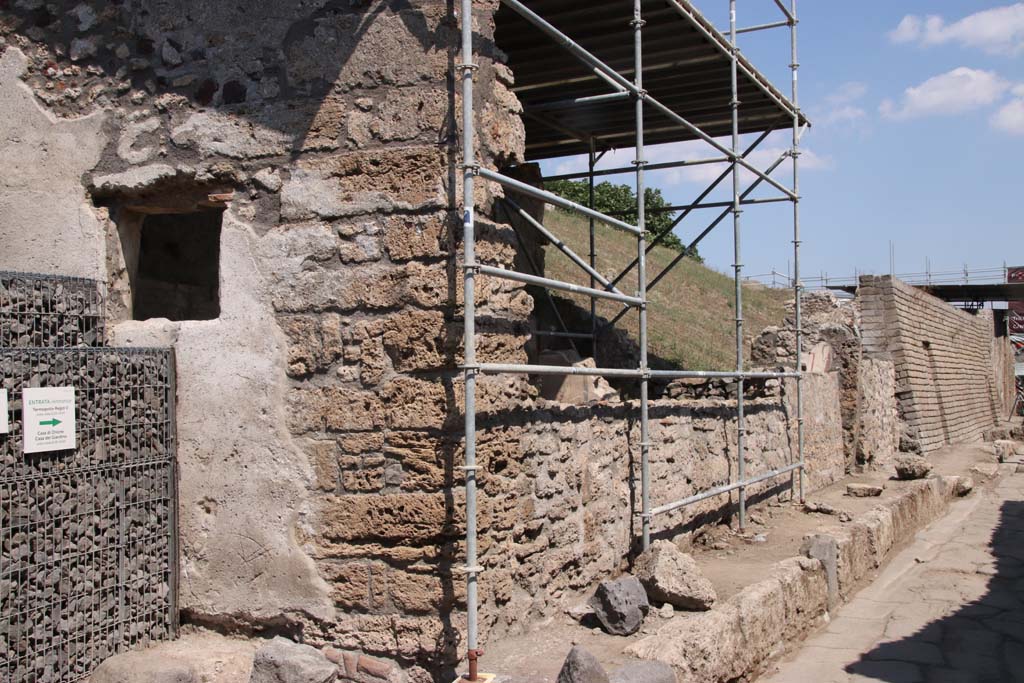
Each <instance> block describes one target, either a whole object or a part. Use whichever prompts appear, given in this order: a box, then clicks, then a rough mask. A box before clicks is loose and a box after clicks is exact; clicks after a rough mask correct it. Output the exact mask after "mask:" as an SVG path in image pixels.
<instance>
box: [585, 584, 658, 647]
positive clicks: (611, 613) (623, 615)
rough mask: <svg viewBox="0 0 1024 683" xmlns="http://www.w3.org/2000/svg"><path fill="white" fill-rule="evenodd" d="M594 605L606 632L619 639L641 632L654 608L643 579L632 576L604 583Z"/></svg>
mask: <svg viewBox="0 0 1024 683" xmlns="http://www.w3.org/2000/svg"><path fill="white" fill-rule="evenodd" d="M590 606H591V607H593V608H594V613H595V614H596V615H597V618H598V620H599V621H600V622H601V625H602V626H604V629H605V631H607V632H608V633H611V634H612V635H616V636H628V635H632V634H634V633H636V632H637V631H639V630H640V626H641V625H642V624H643V621H644V617H646V616H647V612H648V610H649V609H650V603H648V601H647V593H646V592H644V587H643V585H641V583H640V581H639V579H637V578H636V577H634V576H628V575H627V576H624V577H622V578H620V579H616V580H615V581H602V582H601V584H600V585H599V586H598V587H597V593H595V594H594V597H593V598H591V600H590Z"/></svg>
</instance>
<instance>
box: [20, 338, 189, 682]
mask: <svg viewBox="0 0 1024 683" xmlns="http://www.w3.org/2000/svg"><path fill="white" fill-rule="evenodd" d="M42 386H49V387H55V386H74V387H75V408H76V413H77V431H76V435H77V448H75V449H73V450H66V451H55V452H50V453H40V454H26V453H23V449H22V441H23V411H22V390H23V389H25V388H30V387H42ZM0 387H3V388H5V389H7V391H8V395H9V411H10V412H9V417H10V433H8V434H3V435H0V680H2V681H5V682H8V681H9V682H10V683H23V682H28V681H32V682H33V683H58V682H60V683H63V682H65V681H78V680H82V679H84V678H85V677H86V676H88V675H89V674H90V672H91V671H92V670H93V669H94V668H95V666H96V665H98V664H99V663H100V662H102V661H103V660H104V659H106V658H107V657H109V656H111V655H113V654H116V653H118V652H122V651H124V650H127V649H130V648H132V647H135V646H141V645H145V644H146V643H148V642H151V641H154V640H161V639H166V638H168V637H170V636H172V635H173V633H174V632H175V630H176V628H177V626H176V620H177V609H176V607H177V606H176V590H175V586H176V580H177V550H176V545H175V543H176V537H177V536H176V533H177V532H176V519H175V514H176V512H175V500H176V490H175V481H176V473H175V466H176V463H175V450H174V430H173V414H174V413H173V411H174V405H173V401H174V375H173V358H172V356H171V352H170V350H167V349H112V348H79V349H64V350H58V349H0Z"/></svg>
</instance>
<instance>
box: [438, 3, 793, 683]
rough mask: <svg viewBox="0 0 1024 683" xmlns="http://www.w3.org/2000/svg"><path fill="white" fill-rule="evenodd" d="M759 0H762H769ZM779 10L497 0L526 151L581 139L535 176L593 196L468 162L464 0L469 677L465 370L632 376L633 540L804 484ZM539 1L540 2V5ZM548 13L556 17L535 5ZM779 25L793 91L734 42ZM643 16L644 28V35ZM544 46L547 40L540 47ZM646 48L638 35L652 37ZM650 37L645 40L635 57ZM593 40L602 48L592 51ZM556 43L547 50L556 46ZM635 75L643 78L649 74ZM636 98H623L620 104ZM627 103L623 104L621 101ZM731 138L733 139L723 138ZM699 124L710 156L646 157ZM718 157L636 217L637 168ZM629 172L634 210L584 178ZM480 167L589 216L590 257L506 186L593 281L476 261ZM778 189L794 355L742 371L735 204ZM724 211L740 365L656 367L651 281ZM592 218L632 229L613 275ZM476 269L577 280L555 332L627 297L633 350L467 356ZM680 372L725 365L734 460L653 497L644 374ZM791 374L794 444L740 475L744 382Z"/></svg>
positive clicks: (471, 651)
mask: <svg viewBox="0 0 1024 683" xmlns="http://www.w3.org/2000/svg"><path fill="white" fill-rule="evenodd" d="M767 1H768V0H766V2H767ZM771 1H772V2H773V3H774V5H775V6H776V7H777V8H778V10H779V11H780V12H781V19H780V20H779V21H774V22H769V23H765V24H759V25H754V26H747V27H739V26H738V25H737V20H736V0H728V2H729V28H728V37H726V35H724V34H723V33H722V32H721V31H719V30H717V29H716V28H715V27H714V26H713V25H712V24H710V23H709V22H708V21H707V20H706V19H705V18H704V17H703V16H702V15H701V14H700V12H698V11H697V10H696V9H695V8H694V7H693V6H692V5H691V3H690V2H689V0H633V2H632V3H631V4H632V11H631V12H629V11H628V9H627V7H628V5H629V4H630V3H626V2H624V1H623V0H617V1H614V0H607V1H605V2H596V3H580V2H576V1H573V0H532V1H530V2H522V1H521V0H501V4H502V6H503V8H502V10H501V11H502V12H510V13H511V14H509V15H508V16H510V17H511V18H512V20H513V21H514V22H515V23H514V26H512V28H511V29H510V31H512V32H513V33H516V34H517V35H518V36H520V42H518V43H517V44H513V45H508V44H506V43H502V49H503V50H504V51H505V52H507V53H509V55H510V65H511V66H512V68H513V70H514V71H515V72H516V77H517V87H516V94H517V95H518V96H519V98H520V101H521V102H522V103H523V107H524V121H525V122H526V125H527V157H528V158H529V160H531V161H536V160H538V159H544V158H554V157H560V156H567V155H576V154H585V155H587V159H588V170H587V171H586V172H583V173H575V174H563V175H559V176H551V177H548V178H545V180H546V181H552V180H560V179H586V180H587V181H588V183H589V202H588V204H589V205H582V204H578V203H576V202H572V201H569V200H567V199H564V198H562V197H560V196H558V195H555V194H553V193H551V192H548V191H546V190H543V189H541V188H538V187H534V186H532V185H529V184H527V183H524V182H522V181H520V180H516V179H514V178H512V177H509V176H508V175H505V174H502V173H499V172H497V171H496V170H493V169H489V168H485V167H483V166H481V165H480V164H479V163H478V159H477V154H476V149H475V141H474V121H475V118H474V104H473V88H474V75H475V72H476V70H477V65H476V64H475V63H474V57H475V54H474V40H473V29H472V25H473V21H472V8H473V3H472V0H461V29H462V34H461V37H462V58H461V63H460V64H458V65H457V68H458V70H459V72H460V77H461V83H462V123H463V128H462V151H463V161H462V169H463V240H464V241H463V249H464V254H463V258H464V262H463V286H464V294H465V299H464V300H465V338H464V343H465V361H464V365H463V366H462V370H463V373H464V377H465V444H466V448H465V465H464V466H463V467H462V468H461V469H462V470H463V471H464V473H465V490H466V564H465V566H464V567H463V569H462V570H463V571H464V572H465V575H466V582H467V591H466V596H467V617H468V618H467V649H468V653H467V656H468V662H469V674H468V677H467V678H468V679H469V680H478V677H477V663H478V658H479V657H480V655H481V654H482V652H481V651H480V650H479V643H478V622H477V608H478V593H477V582H478V578H479V575H480V573H481V572H482V571H483V568H482V567H481V566H479V559H478V556H477V471H478V469H479V468H478V466H477V464H476V436H477V424H476V423H477V415H476V402H475V399H476V380H477V377H478V375H481V374H483V375H492V374H504V373H512V374H526V375H589V376H600V377H605V378H617V379H622V380H630V381H634V382H636V383H637V384H638V389H639V423H640V443H639V448H640V459H639V460H640V487H641V510H640V513H639V516H640V518H641V539H640V542H641V546H642V547H643V548H647V547H648V546H649V545H650V539H651V521H652V519H653V518H654V517H656V516H658V515H662V514H665V513H668V512H670V511H673V510H677V509H680V508H683V507H685V506H688V505H691V504H694V503H696V502H699V501H702V500H705V499H708V498H711V497H714V496H718V495H723V494H726V493H731V492H733V491H736V492H738V507H737V515H738V523H739V526H740V528H741V529H742V528H744V527H745V525H746V489H747V488H748V487H750V486H753V485H754V484H757V483H760V482H763V481H767V480H770V479H774V478H777V477H781V476H783V475H787V474H788V475H790V487H791V491H792V492H793V494H794V495H795V496H799V499H801V500H802V499H803V497H804V428H803V386H802V381H801V380H802V368H801V365H800V358H801V355H802V334H801V306H800V299H801V290H802V286H801V284H800V186H799V158H800V138H801V135H802V133H803V131H804V130H805V128H806V126H807V125H808V123H807V121H806V119H805V118H804V116H803V115H802V113H801V112H800V109H799V106H798V91H797V76H798V70H799V64H798V62H797V25H798V19H797V9H796V0H789V2H788V4H787V3H785V2H783V0H771ZM542 15H543V16H542ZM545 16H546V17H550V18H551V22H554V23H549V20H548V19H546V18H544V17H545ZM556 23H557V24H559V25H561V26H573V32H574V34H576V35H577V36H579V39H578V40H577V39H574V38H572V37H570V36H569V35H568V34H567V33H565V32H564V31H563V30H561V29H559V28H558V27H556V25H555V24H556ZM776 28H788V29H789V35H790V49H791V55H790V56H791V59H790V65H789V67H790V71H791V76H792V82H791V87H792V94H791V97H790V98H789V99H787V98H786V97H785V96H783V95H782V94H780V93H779V92H778V91H777V90H776V89H775V88H774V87H773V86H772V85H771V84H770V83H769V82H768V80H767V79H766V78H764V76H762V75H761V74H760V73H759V72H758V71H757V70H756V69H755V68H754V67H753V66H752V65H751V64H750V63H749V62H748V61H747V60H746V59H745V58H744V57H743V56H742V55H741V53H740V50H739V47H738V43H737V38H738V36H739V35H741V34H744V33H750V32H754V31H763V30H769V29H776ZM645 31H648V32H650V36H649V37H648V36H647V35H646V34H645ZM542 46H544V47H542ZM648 48H649V49H648ZM549 49H557V50H560V51H561V52H564V53H568V55H570V56H571V57H572V58H574V60H567V61H565V62H563V61H561V60H559V59H557V55H554V56H552V55H550V54H548V53H547V52H545V50H549ZM645 51H647V52H648V53H649V54H651V55H652V57H653V59H652V61H651V63H645V56H646V55H645ZM598 55H601V56H598ZM553 57H554V61H552V59H553ZM531 61H532V62H533V63H535V64H536V65H537V66H536V68H535V69H534V70H533V73H534V75H535V76H536V77H535V78H527V79H525V80H526V83H525V84H523V79H522V78H521V77H522V76H523V70H521V69H520V67H522V66H523V65H524V64H527V63H529V62H531ZM645 76H646V77H648V81H649V82H648V83H647V84H646V85H645ZM628 105H632V110H631V111H629V110H628V109H627V107H628ZM624 112H627V113H624ZM784 128H791V129H792V144H791V147H789V148H788V149H787V150H786V151H785V152H783V153H782V154H781V155H780V156H779V157H778V159H777V160H775V161H774V163H772V164H771V165H769V166H768V167H767V168H764V169H761V168H758V167H757V166H755V165H754V164H753V163H752V162H751V161H750V155H751V153H752V152H753V151H754V150H755V149H757V148H758V146H759V145H760V144H761V143H762V142H763V141H764V140H765V139H766V138H767V137H768V136H769V135H770V134H771V133H772V132H773V131H775V130H779V129H784ZM752 133H757V134H759V135H758V137H757V139H756V140H755V141H754V142H753V143H752V144H750V145H749V146H747V147H746V148H745V149H741V148H740V138H741V135H743V134H752ZM721 138H725V139H727V140H728V141H729V142H728V143H723V142H721V141H720V139H721ZM688 140H700V141H703V142H704V143H706V144H707V145H708V146H709V147H710V148H711V149H713V150H715V152H716V153H717V154H718V155H719V156H715V157H711V158H699V159H689V160H686V159H680V160H677V161H672V162H667V163H658V164H651V163H648V162H647V161H646V159H645V152H644V150H645V144H661V143H667V142H680V141H688ZM617 147H632V148H633V149H634V150H635V156H634V159H633V161H632V164H631V165H630V166H629V167H624V168H614V169H607V170H596V168H595V167H596V164H597V162H598V161H599V160H600V158H601V155H603V154H604V153H605V152H607V151H609V150H611V149H615V148H617ZM787 159H788V160H789V161H790V162H791V169H792V185H791V186H787V185H785V184H784V183H783V182H780V181H779V180H776V179H775V178H773V177H772V174H773V173H774V172H775V171H776V170H777V169H778V168H780V167H782V166H783V165H784V164H785V162H786V161H787ZM713 163H719V164H721V163H725V164H728V167H727V168H726V170H725V171H724V172H723V173H721V174H720V175H719V176H718V177H717V178H716V179H715V180H714V181H713V182H712V183H711V184H710V186H709V187H708V188H707V189H706V190H704V191H703V192H701V193H700V194H699V195H698V197H697V198H696V200H695V201H694V202H692V203H691V204H688V205H684V206H674V207H669V209H670V210H672V211H679V212H681V213H680V214H679V216H678V217H677V218H675V219H674V220H673V222H672V224H671V226H670V227H669V228H668V229H665V230H663V231H662V232H660V233H658V234H656V235H653V236H651V239H650V240H648V233H647V229H646V214H647V212H648V209H647V207H646V206H645V203H646V202H645V188H646V180H647V179H646V177H645V174H646V173H648V172H656V171H660V170H666V169H674V168H681V167H685V166H694V165H699V164H713ZM625 172H629V173H631V174H634V175H635V184H636V198H637V207H636V216H637V222H636V225H632V224H630V223H628V222H626V221H624V220H622V219H621V218H618V217H615V216H610V215H606V214H604V213H601V212H600V211H597V210H595V209H594V179H595V177H599V176H603V175H613V174H621V173H625ZM743 172H746V173H749V174H751V175H752V176H753V178H754V180H753V182H752V183H751V184H750V185H749V186H748V187H746V188H743V187H742V182H741V174H742V173H743ZM730 178H731V186H732V187H731V194H732V198H731V201H728V202H708V201H706V199H707V198H708V196H709V195H711V193H712V192H713V191H714V190H715V189H716V188H717V187H719V186H720V185H721V184H722V183H723V182H725V181H726V180H727V179H730ZM478 179H480V180H482V181H485V182H491V183H496V184H498V185H501V186H504V187H505V188H506V189H508V190H511V191H513V192H515V193H517V194H519V195H524V196H527V197H530V198H533V199H535V200H539V201H540V202H543V203H545V204H550V205H553V206H557V207H561V208H563V209H566V210H569V211H572V212H576V213H578V214H581V215H583V216H585V217H586V218H587V219H588V221H589V225H590V250H589V254H587V255H586V257H584V256H581V255H579V254H576V253H575V252H573V251H572V249H571V248H570V247H568V246H567V245H565V244H564V243H562V241H561V240H559V239H558V237H557V236H555V235H554V234H552V233H551V232H550V231H549V230H548V229H547V228H545V227H544V226H543V225H542V224H541V223H540V222H539V221H537V220H536V219H534V218H532V217H531V216H530V215H529V214H528V213H527V212H526V211H524V210H523V209H522V208H521V207H520V206H518V205H517V204H516V203H515V202H513V201H511V200H507V199H506V200H503V201H504V202H505V205H504V208H505V209H506V210H507V211H508V212H509V214H510V215H516V216H518V217H520V218H522V219H524V220H526V221H527V223H529V224H530V225H531V226H532V227H533V228H534V229H535V230H536V231H537V233H538V234H540V235H541V236H542V237H543V238H544V239H545V240H547V241H548V242H549V243H550V244H552V245H553V246H554V247H555V248H557V249H559V250H560V251H561V252H562V253H564V254H565V255H566V256H567V257H568V258H569V259H570V260H571V261H572V262H573V263H575V264H576V265H577V266H578V267H579V268H580V269H581V270H582V271H583V272H584V273H586V275H588V276H589V278H590V286H589V287H586V286H582V285H576V284H572V283H568V282H561V281H558V280H553V279H550V278H545V277H542V276H541V275H540V274H539V271H536V269H535V273H537V274H527V273H520V272H516V271H513V270H509V269H504V268H496V267H492V266H487V265H483V264H480V263H478V262H477V260H476V255H475V246H476V245H475V231H474V220H475V206H474V184H475V183H476V182H477V180H478ZM762 186H766V187H769V188H772V189H773V190H774V191H775V193H777V196H771V197H752V194H753V193H754V191H755V190H757V189H758V188H759V187H762ZM775 202H790V203H791V204H792V209H793V211H792V218H793V232H792V234H793V238H792V247H793V262H794V266H793V278H792V286H793V295H794V300H795V307H794V323H795V328H796V354H795V358H796V364H795V367H793V368H792V369H791V370H786V371H780V372H751V371H748V370H747V369H746V366H745V358H744V337H743V333H744V330H743V290H742V282H743V279H744V277H743V260H742V255H743V252H742V248H741V247H742V239H741V238H742V230H741V227H742V226H741V216H742V213H743V210H744V209H743V207H745V206H753V205H759V204H768V203H775ZM706 208H709V209H721V211H719V213H718V216H717V217H716V218H715V219H714V220H712V221H711V222H710V223H709V224H708V225H707V227H706V228H705V229H704V230H702V231H701V232H700V233H699V234H698V235H697V236H696V238H694V239H693V240H692V241H690V242H689V244H688V245H687V247H688V248H687V249H686V250H684V251H683V252H682V253H680V254H679V255H678V256H677V257H676V258H675V259H673V260H672V261H671V262H670V263H669V264H668V265H667V266H666V267H665V268H664V269H663V270H662V271H661V272H660V273H658V274H657V275H655V276H654V277H653V278H651V279H650V280H648V272H647V262H646V256H647V254H648V253H649V252H650V251H651V249H653V248H654V247H655V246H656V245H658V244H659V243H661V241H662V240H663V239H664V238H665V237H666V236H667V235H668V234H669V233H670V232H672V230H673V229H675V228H676V227H677V226H678V225H679V224H680V223H681V222H682V221H683V220H684V219H685V218H686V217H687V216H689V215H691V214H692V212H694V211H695V210H698V209H706ZM730 214H731V216H732V228H733V230H732V232H733V246H734V254H733V255H734V263H733V270H734V277H735V311H736V317H735V326H736V366H735V370H734V371H729V372H710V371H689V370H678V371H677V370H652V369H651V368H650V367H649V366H648V311H647V302H648V293H649V292H650V290H651V289H652V288H654V287H655V286H656V285H657V284H658V283H659V282H661V280H662V279H663V278H664V276H665V274H666V273H668V272H669V271H670V270H671V269H672V268H674V267H675V266H676V265H677V264H678V263H679V262H680V261H681V260H682V259H683V258H685V257H686V255H687V254H688V253H692V252H693V250H694V249H695V248H696V247H697V245H698V244H700V242H701V241H702V240H703V239H704V238H705V237H707V235H708V234H710V233H711V231H712V230H714V228H715V227H717V226H718V225H719V224H720V223H722V222H723V221H724V220H725V219H726V218H727V217H728V216H729V215H730ZM598 223H600V224H603V225H606V226H609V227H611V228H613V229H617V230H621V231H624V232H626V233H628V234H630V235H633V236H635V237H636V250H637V251H636V258H635V259H634V260H633V262H632V263H631V264H630V265H629V266H627V268H626V269H625V270H624V271H623V272H621V273H620V274H618V275H617V276H616V277H612V278H610V277H607V276H605V275H603V274H602V273H600V272H598V270H597V261H596V240H595V229H596V225H597V224H598ZM634 269H635V270H636V277H637V282H638V286H637V291H636V292H634V293H628V292H624V291H622V290H621V289H620V288H619V286H618V285H619V283H620V282H621V281H622V279H623V278H624V277H626V276H627V275H628V274H630V273H631V272H632V271H633V270H634ZM478 275H485V276H489V277H496V278H504V279H508V280H512V281H515V282H520V283H525V284H529V285H535V286H539V287H541V288H545V289H546V290H547V289H554V290H560V291H567V292H573V293H577V294H583V295H585V296H587V297H589V298H590V301H591V307H590V312H591V327H590V331H589V332H573V331H570V330H569V329H567V328H566V327H565V325H564V323H562V321H561V320H560V324H561V325H562V329H561V331H560V332H550V333H549V334H553V335H556V336H564V337H568V338H569V339H589V340H590V341H591V342H592V343H593V344H594V347H595V348H596V344H597V341H598V339H599V337H600V335H602V334H603V333H604V332H605V331H607V329H608V327H610V326H611V325H614V324H615V323H616V322H618V321H619V320H620V319H621V318H622V317H623V316H624V315H626V314H627V313H629V312H630V311H634V310H635V311H636V313H637V315H638V325H639V333H638V339H637V341H638V346H639V363H638V366H637V367H634V368H590V367H563V366H552V365H523V364H498V363H478V362H477V360H476V325H475V323H476V308H475V294H474V288H475V282H476V278H477V276H478ZM597 299H605V300H611V301H614V302H617V303H619V304H621V305H622V310H621V311H620V312H619V313H618V314H617V315H616V316H615V317H613V319H612V320H611V321H609V322H608V323H607V324H604V325H601V324H599V323H598V318H597V313H596V308H595V303H596V300H597ZM678 378H728V379H733V380H735V381H736V384H737V387H736V422H737V426H736V437H737V438H736V441H737V447H736V476H735V480H734V481H731V482H729V483H726V484H723V485H721V486H717V487H714V488H712V489H709V490H706V491H703V492H700V493H698V494H696V495H692V496H690V497H688V498H684V499H682V500H677V501H673V502H670V503H666V504H663V505H660V506H658V507H652V504H651V481H650V448H651V441H650V424H649V422H650V420H649V414H648V407H649V390H650V386H649V385H650V382H651V381H652V380H656V379H657V380H671V379H678ZM790 378H792V379H795V384H796V413H797V419H796V423H797V454H796V456H795V457H794V458H793V459H792V462H790V463H789V464H788V465H786V466H784V467H781V468H778V469H775V470H772V471H768V472H763V473H759V474H757V475H756V476H752V477H748V476H747V471H746V453H745V434H746V420H745V415H744V383H745V382H746V381H747V380H752V379H778V380H780V381H781V380H784V379H790Z"/></svg>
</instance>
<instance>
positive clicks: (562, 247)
mask: <svg viewBox="0 0 1024 683" xmlns="http://www.w3.org/2000/svg"><path fill="white" fill-rule="evenodd" d="M502 201H504V202H505V203H506V204H508V205H509V206H510V207H512V209H514V210H515V212H516V213H518V214H519V216H520V217H521V218H522V219H523V220H524V221H526V222H527V223H529V224H530V225H532V226H533V228H534V230H536V231H537V232H539V233H540V234H541V235H543V236H544V239H546V240H547V241H548V242H550V243H551V244H552V245H553V246H554V247H555V248H556V249H558V250H559V251H560V252H562V253H563V254H565V255H566V257H568V259H569V260H570V261H572V262H573V263H575V264H576V265H577V266H579V267H580V268H582V269H583V271H584V272H585V273H586V274H587V275H589V276H590V277H592V278H594V279H595V280H597V281H598V282H599V283H601V286H602V287H604V288H605V289H607V290H608V291H610V292H614V293H615V294H620V295H622V296H625V294H623V293H622V292H621V291H620V290H619V289H618V288H617V287H616V286H615V285H614V284H613V283H611V282H609V281H608V278H606V277H605V276H604V275H601V273H599V272H597V271H596V270H595V269H593V268H591V267H590V264H589V263H587V262H586V261H584V260H583V258H582V257H580V256H579V255H578V254H577V253H576V252H575V251H573V250H572V249H570V248H569V245H567V244H566V243H565V242H563V241H562V240H560V239H558V237H557V236H556V235H555V234H554V233H553V232H551V231H550V230H548V229H547V228H545V227H544V225H543V224H542V223H541V222H540V221H538V220H537V219H536V218H534V217H533V216H531V215H530V214H529V213H527V212H526V210H525V209H523V207H521V206H519V204H517V203H516V202H514V201H513V200H511V199H509V198H508V197H505V198H504V199H503V200H502Z"/></svg>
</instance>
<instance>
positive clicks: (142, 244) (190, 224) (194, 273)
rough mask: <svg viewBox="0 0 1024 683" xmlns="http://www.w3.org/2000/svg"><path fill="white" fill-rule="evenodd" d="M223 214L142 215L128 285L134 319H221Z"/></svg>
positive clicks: (199, 212) (213, 212) (209, 212)
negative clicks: (133, 272) (134, 266)
mask: <svg viewBox="0 0 1024 683" xmlns="http://www.w3.org/2000/svg"><path fill="white" fill-rule="evenodd" d="M222 216H223V212H222V211H214V210H210V211H195V212H191V213H165V214H150V215H146V216H145V217H144V218H143V220H142V224H141V226H140V230H139V251H138V259H139V260H138V270H137V273H136V277H135V278H134V282H133V283H132V317H133V318H134V319H135V320H148V319H150V318H167V319H169V320H212V319H214V318H217V317H218V316H219V315H220V229H221V219H222Z"/></svg>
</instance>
